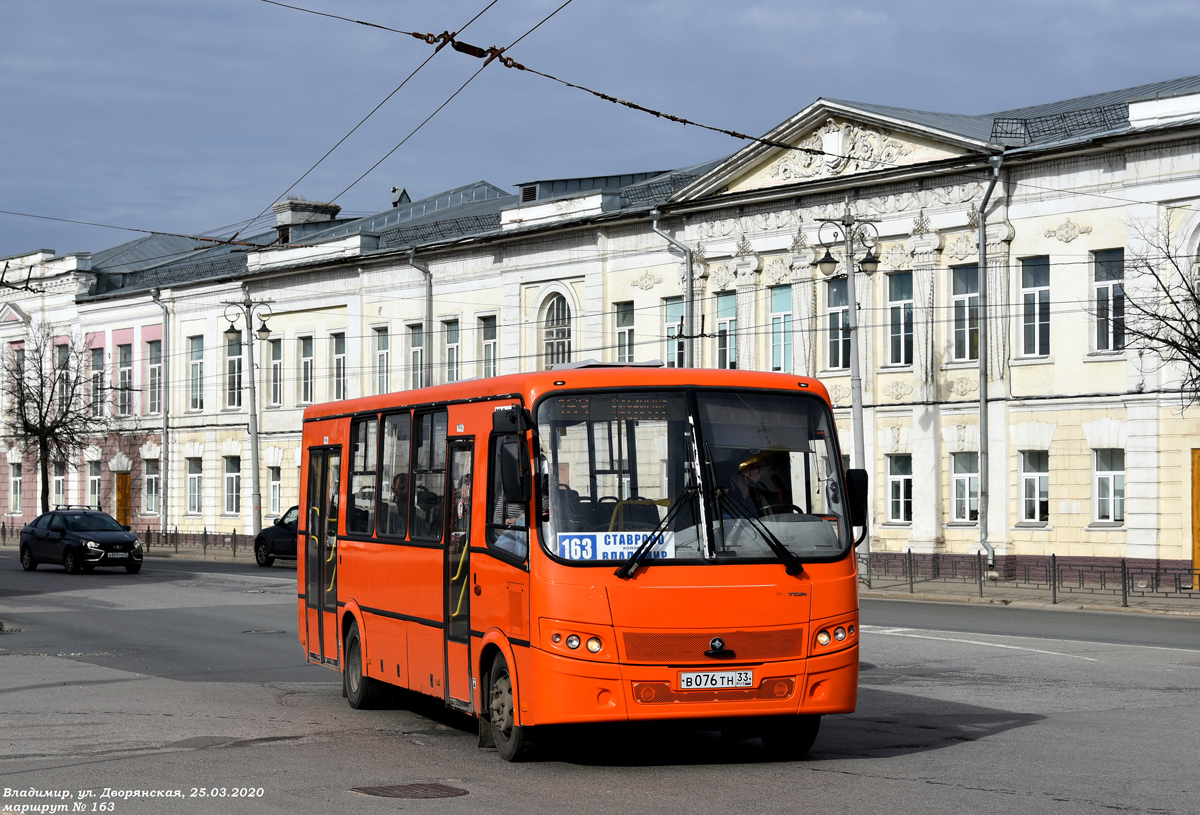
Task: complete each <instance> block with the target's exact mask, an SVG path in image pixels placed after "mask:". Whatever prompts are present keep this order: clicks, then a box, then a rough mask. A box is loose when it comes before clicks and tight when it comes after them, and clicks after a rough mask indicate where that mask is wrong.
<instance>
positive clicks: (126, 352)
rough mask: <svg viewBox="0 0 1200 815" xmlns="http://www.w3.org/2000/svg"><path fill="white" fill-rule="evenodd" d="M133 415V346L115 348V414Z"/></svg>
mask: <svg viewBox="0 0 1200 815" xmlns="http://www.w3.org/2000/svg"><path fill="white" fill-rule="evenodd" d="M131 413H133V346H132V345H118V346H117V414H118V415H120V416H128V415H129V414H131Z"/></svg>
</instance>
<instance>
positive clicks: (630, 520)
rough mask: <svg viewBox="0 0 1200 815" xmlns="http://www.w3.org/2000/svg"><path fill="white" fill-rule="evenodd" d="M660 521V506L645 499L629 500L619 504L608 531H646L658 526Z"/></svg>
mask: <svg viewBox="0 0 1200 815" xmlns="http://www.w3.org/2000/svg"><path fill="white" fill-rule="evenodd" d="M658 521H659V516H658V504H656V503H655V502H654V501H649V500H646V499H644V498H629V499H627V500H624V501H618V502H617V506H616V508H615V509H613V514H612V520H611V521H609V524H608V531H609V532H631V531H646V530H650V529H653V528H654V527H656V526H658Z"/></svg>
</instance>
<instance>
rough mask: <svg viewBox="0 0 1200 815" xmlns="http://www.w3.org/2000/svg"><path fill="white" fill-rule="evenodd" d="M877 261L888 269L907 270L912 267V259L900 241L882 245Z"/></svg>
mask: <svg viewBox="0 0 1200 815" xmlns="http://www.w3.org/2000/svg"><path fill="white" fill-rule="evenodd" d="M879 260H880V262H881V263H882V264H883V265H884V267H885V268H888V269H907V268H909V266H911V265H912V263H911V261H912V257H911V255H909V253H908V250H907V249H906V248H905V246H904V244H903V243H901V242H900V241H890V242H888V243H885V244H884V245H883V249H882V251H881V252H880V254H879Z"/></svg>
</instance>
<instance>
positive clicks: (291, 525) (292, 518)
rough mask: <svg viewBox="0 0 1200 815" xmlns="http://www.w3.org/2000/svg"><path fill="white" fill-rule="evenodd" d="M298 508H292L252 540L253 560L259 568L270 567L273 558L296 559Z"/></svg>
mask: <svg viewBox="0 0 1200 815" xmlns="http://www.w3.org/2000/svg"><path fill="white" fill-rule="evenodd" d="M299 520H300V507H292V508H291V509H289V510H288V511H287V512H285V513H283V514H282V515H280V516H279V517H278V518H276V519H275V523H273V524H271V525H270V526H268V527H266V528H264V529H263V531H261V532H259V533H258V537H256V538H255V539H254V559H255V560H256V561H257V562H258V565H259V566H270V565H271V564H272V563H274V562H275V558H282V559H284V560H295V559H296V528H297V521H299Z"/></svg>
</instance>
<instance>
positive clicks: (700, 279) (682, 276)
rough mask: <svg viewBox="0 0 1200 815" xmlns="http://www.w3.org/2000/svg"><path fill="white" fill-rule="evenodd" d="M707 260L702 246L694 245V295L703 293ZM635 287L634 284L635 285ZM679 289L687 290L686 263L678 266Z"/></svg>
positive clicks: (707, 270) (706, 274)
mask: <svg viewBox="0 0 1200 815" xmlns="http://www.w3.org/2000/svg"><path fill="white" fill-rule="evenodd" d="M708 274H709V269H708V259H707V258H706V256H705V254H704V246H703V245H702V244H699V243H698V244H696V248H694V249H693V250H692V288H693V289H694V290H695V293H696V294H703V293H704V283H705V281H706V280H707V279H708ZM635 285H636V284H635ZM679 287H680V288H681V289H686V288H687V262H686V261H684V262H683V263H680V264H679Z"/></svg>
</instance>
